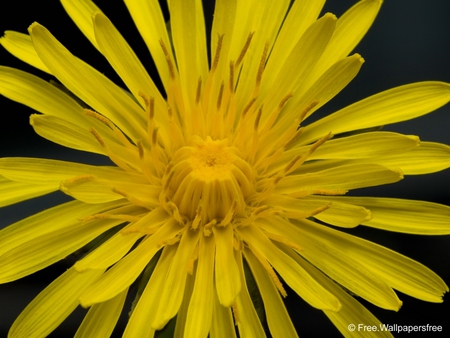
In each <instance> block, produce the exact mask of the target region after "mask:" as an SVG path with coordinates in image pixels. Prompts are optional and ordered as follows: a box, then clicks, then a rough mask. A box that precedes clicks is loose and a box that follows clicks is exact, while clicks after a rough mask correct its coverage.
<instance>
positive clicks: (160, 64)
mask: <svg viewBox="0 0 450 338" xmlns="http://www.w3.org/2000/svg"><path fill="white" fill-rule="evenodd" d="M125 4H126V5H127V8H128V11H129V12H130V14H131V16H132V17H133V21H134V23H135V25H136V27H137V29H138V30H139V33H141V36H142V38H143V39H144V41H145V43H146V44H147V47H148V49H149V51H150V53H151V54H152V58H153V61H154V62H155V64H156V68H158V73H159V76H160V77H161V80H162V82H163V84H164V87H165V88H166V89H167V88H168V86H169V85H168V84H169V79H170V76H169V68H168V66H167V62H166V57H165V55H164V52H163V49H162V48H161V44H160V41H162V42H163V43H164V45H165V46H166V47H169V46H171V43H170V40H169V36H168V34H167V29H166V23H165V21H164V16H163V13H162V11H161V7H160V5H159V2H158V1H157V0H150V1H149V0H138V1H136V0H125ZM168 53H169V55H170V57H171V59H172V60H174V57H173V54H172V49H171V48H168Z"/></svg>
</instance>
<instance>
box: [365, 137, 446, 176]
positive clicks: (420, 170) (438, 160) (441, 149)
mask: <svg viewBox="0 0 450 338" xmlns="http://www.w3.org/2000/svg"><path fill="white" fill-rule="evenodd" d="M364 161H367V160H364ZM377 163H380V164H382V165H385V166H386V167H395V168H400V169H401V170H402V171H403V173H404V174H405V175H422V174H430V173H434V172H437V171H441V170H444V169H447V168H449V167H450V147H449V146H448V145H445V144H441V143H435V142H422V143H421V144H420V147H417V148H415V149H413V150H412V151H409V152H405V153H401V154H392V153H386V154H384V155H380V156H379V157H378V158H377Z"/></svg>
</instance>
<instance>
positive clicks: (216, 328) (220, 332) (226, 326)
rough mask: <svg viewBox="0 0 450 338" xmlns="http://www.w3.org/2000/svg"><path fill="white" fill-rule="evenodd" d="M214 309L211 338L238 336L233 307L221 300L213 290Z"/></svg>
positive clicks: (233, 337)
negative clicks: (224, 304)
mask: <svg viewBox="0 0 450 338" xmlns="http://www.w3.org/2000/svg"><path fill="white" fill-rule="evenodd" d="M213 294H214V297H213V300H214V304H213V305H214V310H213V317H212V323H211V332H210V336H211V338H236V331H235V329H234V322H233V316H232V314H231V308H229V307H226V306H223V305H222V304H220V302H219V298H218V297H217V293H215V292H213Z"/></svg>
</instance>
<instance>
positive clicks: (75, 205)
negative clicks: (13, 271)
mask: <svg viewBox="0 0 450 338" xmlns="http://www.w3.org/2000/svg"><path fill="white" fill-rule="evenodd" d="M123 204H124V203H123V202H112V203H105V204H102V205H86V204H84V203H80V202H78V201H71V202H67V203H63V204H60V205H58V206H56V207H52V208H49V209H47V210H44V211H41V212H40V213H37V214H35V215H33V216H30V217H27V218H24V219H22V220H20V221H18V222H16V223H14V224H11V225H10V226H8V227H6V228H4V229H2V230H0V256H1V255H3V254H5V253H7V252H8V251H9V250H12V249H14V248H16V247H18V246H20V245H23V244H24V243H27V242H30V241H33V240H34V239H35V238H36V234H39V235H41V236H47V235H51V233H53V232H60V231H63V230H64V229H66V230H70V229H71V228H72V227H74V226H77V224H79V223H80V219H81V218H85V217H88V216H91V215H93V214H98V213H102V212H105V211H108V210H114V209H116V208H118V207H120V206H122V205H123Z"/></svg>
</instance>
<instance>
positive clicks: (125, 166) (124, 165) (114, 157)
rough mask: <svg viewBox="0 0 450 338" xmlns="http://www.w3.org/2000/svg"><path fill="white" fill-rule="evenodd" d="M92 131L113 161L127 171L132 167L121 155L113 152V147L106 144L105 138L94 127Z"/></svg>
mask: <svg viewBox="0 0 450 338" xmlns="http://www.w3.org/2000/svg"><path fill="white" fill-rule="evenodd" d="M91 133H92V135H94V137H95V138H96V139H97V142H98V143H100V145H101V146H102V148H103V150H104V151H105V153H106V155H108V157H109V158H110V159H111V161H113V162H114V163H115V164H116V165H117V166H118V167H120V168H121V169H123V170H125V171H129V170H130V168H131V167H130V166H129V165H128V163H126V162H125V161H124V160H122V159H121V158H120V157H119V156H117V155H116V153H115V152H113V151H111V149H109V147H108V146H107V145H106V143H105V141H104V140H103V138H102V137H101V136H100V134H99V133H98V132H97V131H96V130H95V129H94V128H91ZM132 169H133V168H132Z"/></svg>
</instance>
